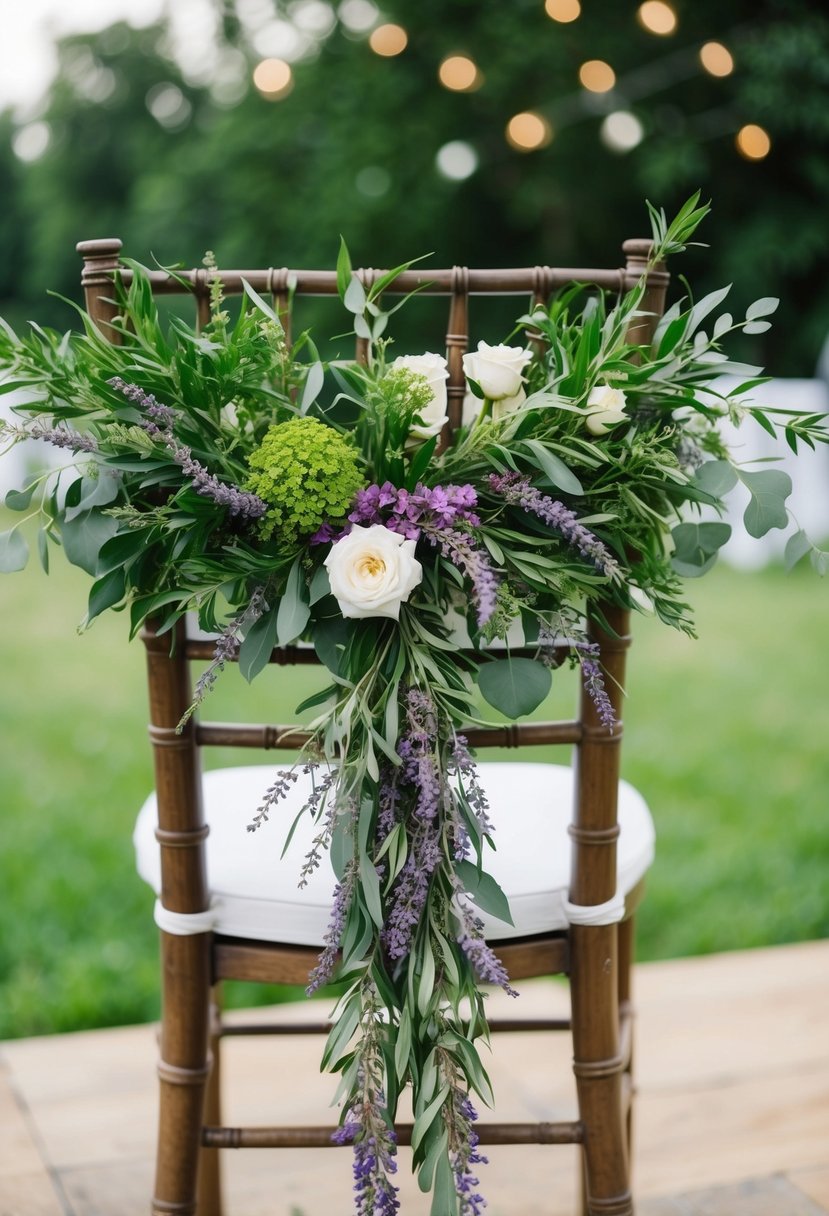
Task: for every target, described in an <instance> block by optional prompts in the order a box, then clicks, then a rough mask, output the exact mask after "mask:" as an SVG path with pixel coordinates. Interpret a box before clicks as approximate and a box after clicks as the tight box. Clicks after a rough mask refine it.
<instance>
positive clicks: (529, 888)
mask: <svg viewBox="0 0 829 1216" xmlns="http://www.w3.org/2000/svg"><path fill="white" fill-rule="evenodd" d="M479 772H480V775H481V780H482V784H483V786H484V789H485V790H486V792H487V796H488V798H489V803H490V818H491V820H492V822H493V824H494V827H495V832H494V840H495V844H496V849H495V851H493V850H492V849H490V848H488V847H486V848H485V855H484V866H485V869H486V870H488V871H489V873H491V874H492V876H493V877H494V878H495V879H496V880H497V882H498V883H499V884H500V886H501V888H502V889H503V891H504V893H505V894H506V896H507V898H508V899H509V903H510V908H511V910H512V916H513V920H514V922H515V925H514V927H513V926H511V925H508V924H506V923H505V922H504V921H501V920H497V919H496V918H495V917H493V916H489V915H487V914H485V913H481V914H480V915H481V919H482V920H483V921H484V925H485V931H486V936H487V937H488V938H489V939H490V940H492V941H497V940H499V939H503V938H509V937H519V936H525V935H529V934H534V933H544V932H548V931H550V930H554V929H564V928H566V927H567V916H566V913H565V911H564V907H563V904H562V901H563V900H566V898H567V888H568V883H569V873H570V851H571V842H570V838H569V836H568V834H567V826H568V824H569V823H570V820H571V810H572V796H573V778H572V772H571V770H570V769H569V768H565V767H562V766H561V765H552V764H523V763H518V764H501V763H492V764H481V765H479ZM273 775H274V770H273V768H272V767H271V766H270V765H257V766H250V767H244V768H225V769H217V770H215V771H213V772H208V773H205V775H204V811H205V818H206V820H207V822H208V823H209V825H210V834H209V836H208V838H207V873H208V882H209V885H210V890H211V892H212V895H213V916H212V928H213V929H214V930H215V931H216V932H217V933H224V934H227V935H228V936H231V937H250V938H255V939H256V940H258V941H277V942H288V943H293V944H294V945H299V946H321V944H322V940H323V936H324V934H325V930H326V927H327V925H328V919H329V914H330V909H331V897H332V892H333V888H334V884H335V882H336V879H335V877H334V872H333V870H332V869H331V864H330V861H329V859H328V857H327V855H325V856H324V857H323V861H322V864H321V865H320V866H319V868H318V869H317V870H315V871H314V872H313V874H312V875H311V877H310V879H309V881H308V885H307V886H306V887H304V888H303V889H302V890H299V889H298V888H297V878H298V875H299V872H300V869H301V867H302V863H303V859H304V857H305V854H306V853H307V852H308V851H309V849H310V848H311V842H312V840H313V837H314V835H315V834H316V831H317V828H316V825H315V824H314V823H313V821H312V820H311V817H310V816H308V815H303V816H302V818H301V819H300V821H299V823H298V825H297V828H296V831H295V832H294V835H293V838H292V840H291V843H290V845H289V847H288V849H287V851H286V853H285V856H284V857H281V856H280V855H281V853H282V849H283V845H284V842H285V837H286V835H287V832H288V829H289V827H290V825H291V824H292V823H293V821H294V819H295V817H296V815H297V812H298V811H299V809H300V808H301V807H302V805H303V803H304V801H305V798H306V796H307V792H308V788H309V783H308V779H307V778H304V777H302V776H300V778H299V780H298V781H297V782H296V784H295V785H293V786H292V787H291V790H290V792H289V794H288V797H287V799H286V800H285V801H284V802H281V803H280V804H279V805H278V807H277V808H276V809H275V810H274V811H273V812H272V813H271V818H270V822H268V823H265V824H263V825H262V827H260V828H259V830H258V831H257V832H248V831H246V827H247V824H248V823H249V822H250V821H251V818H252V817H253V813H254V811H255V810H256V807H257V806H258V805H259V804H260V802H261V800H262V795H263V793H264V792H265V790H266V789H267V788H268V786H269V785H270V784H271V783H272V781H273ZM619 823H620V826H621V835H620V837H619V842H618V849H617V858H618V887H617V894H619V893H621V894H625V895H626V894H627V893H628V892H629V891H631V890H632V888H633V887H634V886H635V885H636V883H637V882H638V881H639V879H640V878H642V876H643V875H644V874H645V872H646V870H647V869H648V866H649V865H650V864H651V861H652V860H653V852H654V830H653V822H652V820H651V816H650V812H649V811H648V808H647V805H646V804H645V801H644V799H643V798H642V796H641V795H640V794H639V793H638V792H637V791H636V790H635V789H634V788H633V786H631V785H629V784H628V783H627V782H625V781H623V782H621V783H620V789H619ZM156 824H157V812H156V800H155V795H151V796H150V797H149V798H148V799H147V801H146V802H145V803H144V806H143V807H142V808H141V811H140V813H139V816H138V822H137V824H136V828H135V835H134V841H135V848H136V854H137V862H138V872H139V874H140V875H141V877H142V878H143V879H144V880H145V881H146V882H148V883H149V884H150V886H152V888H153V889H154V890H155V892H156V894H158V893H159V891H160V890H161V871H160V860H159V849H158V845H157V843H156V839H155V828H156Z"/></svg>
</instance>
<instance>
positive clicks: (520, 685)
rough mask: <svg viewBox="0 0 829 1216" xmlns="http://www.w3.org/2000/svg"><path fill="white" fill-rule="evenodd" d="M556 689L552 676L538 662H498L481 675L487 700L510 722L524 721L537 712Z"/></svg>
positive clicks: (485, 665)
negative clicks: (513, 719) (534, 711)
mask: <svg viewBox="0 0 829 1216" xmlns="http://www.w3.org/2000/svg"><path fill="white" fill-rule="evenodd" d="M551 685H552V675H551V674H550V671H549V669H548V668H546V667H545V666H544V665H543V663H537V662H536V661H535V659H521V658H519V659H496V660H495V661H494V662H491V663H484V664H483V665H482V667H481V669H480V671H479V672H478V687H479V688H480V690H481V693H482V695H483V697H484V698H485V699H486V701H487V702H488V703H489V704H490V705H491V706H492V707H493V709H498V710H500V711H501V713H502V714H506V715H507V717H508V718H520V717H521V716H522V715H523V714H529V713H531V712H532V711H533V710H534V709H537V708H538V706H539V705H540V704H541V702H542V701H543V700H544V698H545V697H546V696H547V694H548V692H549V691H550V687H551Z"/></svg>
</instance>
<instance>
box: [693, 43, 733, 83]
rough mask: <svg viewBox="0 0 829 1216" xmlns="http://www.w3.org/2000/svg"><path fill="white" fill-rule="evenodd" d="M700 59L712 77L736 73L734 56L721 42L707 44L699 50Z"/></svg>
mask: <svg viewBox="0 0 829 1216" xmlns="http://www.w3.org/2000/svg"><path fill="white" fill-rule="evenodd" d="M699 59H700V63H701V64H702V66H703V67H704V68H705V70H706V72H708V73H709V75H711V76H730V75H731V73H732V72H733V71H734V56H733V55H732V54H731V52H730V51H729V50H728V48H727V47H724V46H723V44H722V43H721V42H706V43H705V45H704V46H701V47H700V49H699Z"/></svg>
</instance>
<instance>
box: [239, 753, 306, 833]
mask: <svg viewBox="0 0 829 1216" xmlns="http://www.w3.org/2000/svg"><path fill="white" fill-rule="evenodd" d="M298 780H299V773H297V772H296V771H295V770H294V769H292V768H282V769H280V770H279V772H278V773H277V774H276V778H275V780H274V782H273V784H272V785H270V786H268V788H267V789H266V790H265V793H264V794H263V796H262V801H261V803H260V804H259V806H258V807H257V808H256V812H255V814H254V816H253V819H252V820H251V821H250V823H249V824H248V831H249V832H255V831H257V830H258V829H259V828H261V826H262V824H263V823H267V822H268V819H269V817H270V813H271V811H272V810H273V808H274V807H275V806H276V804H277V803H278V802H281V801H282V799H283V798H287V796H288V793H289V792H290V789H291V786H292V785H294V784H295V783H296V782H297V781H298Z"/></svg>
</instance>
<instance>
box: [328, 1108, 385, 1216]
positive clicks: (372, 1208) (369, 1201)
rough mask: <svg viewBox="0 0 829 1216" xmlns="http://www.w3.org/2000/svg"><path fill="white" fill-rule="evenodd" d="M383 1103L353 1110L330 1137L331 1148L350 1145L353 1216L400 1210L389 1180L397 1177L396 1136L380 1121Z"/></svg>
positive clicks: (378, 1215)
mask: <svg viewBox="0 0 829 1216" xmlns="http://www.w3.org/2000/svg"><path fill="white" fill-rule="evenodd" d="M383 1107H384V1100H383V1095H382V1094H377V1095H375V1102H374V1103H367V1104H366V1105H365V1106H362V1107H360V1106H354V1107H352V1108H351V1109H350V1110H349V1111H347V1112H346V1116H345V1119H344V1121H343V1123H342V1124H341V1126H340V1127H338V1128H337V1130H336V1131H335V1132H334V1134H333V1135H332V1137H331V1139H332V1140H333V1142H334V1144H353V1145H354V1164H353V1166H352V1172H353V1176H354V1196H355V1212H356V1216H395V1214H396V1213H397V1212H398V1211H399V1210H400V1202H399V1200H398V1198H397V1187H396V1186H394V1185H393V1184H392V1183H391V1181H390V1176H391V1175H393V1174H396V1173H397V1161H396V1160H395V1157H394V1151H395V1147H396V1145H397V1136H396V1135H395V1132H394V1129H393V1128H390V1127H389V1126H388V1125H387V1124H386V1123H385V1121H384V1119H383V1118H382V1109H383Z"/></svg>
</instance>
